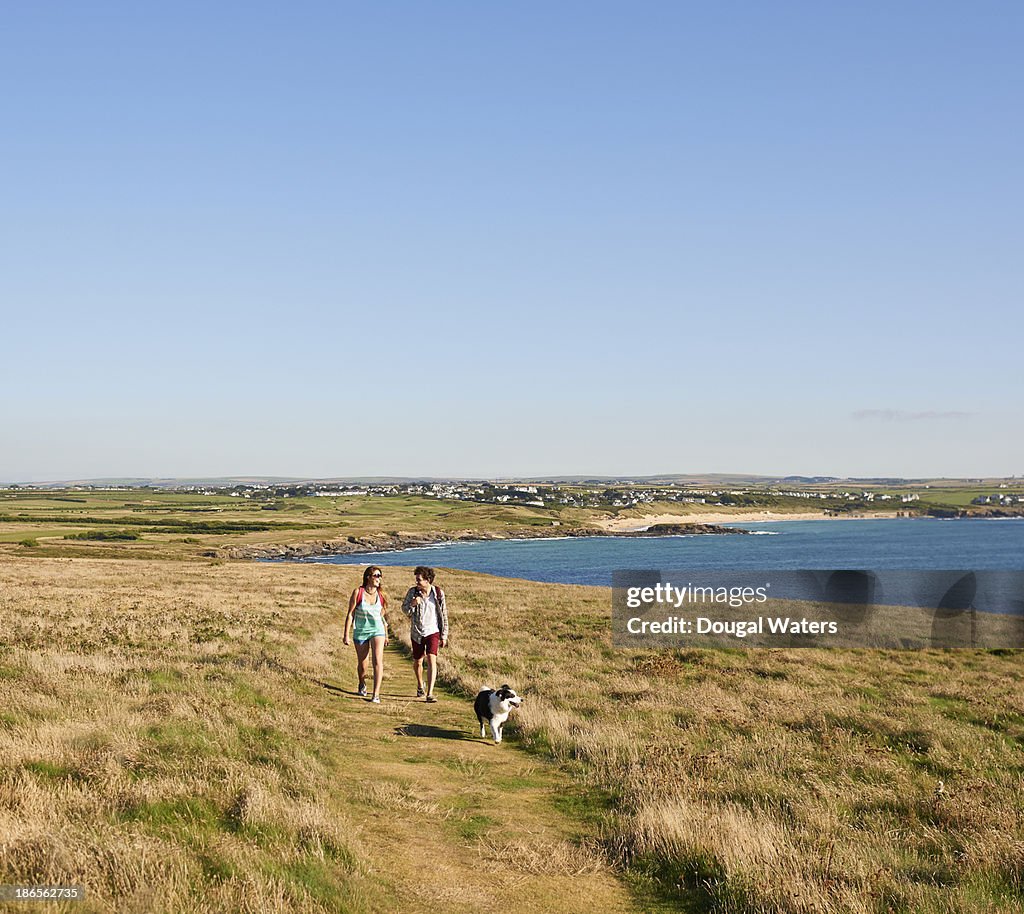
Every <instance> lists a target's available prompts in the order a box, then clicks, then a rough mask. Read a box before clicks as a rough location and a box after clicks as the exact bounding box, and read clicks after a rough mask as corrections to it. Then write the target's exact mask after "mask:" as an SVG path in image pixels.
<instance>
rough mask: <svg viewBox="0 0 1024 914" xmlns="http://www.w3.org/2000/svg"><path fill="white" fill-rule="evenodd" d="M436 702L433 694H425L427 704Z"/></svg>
mask: <svg viewBox="0 0 1024 914" xmlns="http://www.w3.org/2000/svg"><path fill="white" fill-rule="evenodd" d="M436 702H437V699H436V698H434V696H433V695H428V696H427V704H428V705H432V704H435V703H436Z"/></svg>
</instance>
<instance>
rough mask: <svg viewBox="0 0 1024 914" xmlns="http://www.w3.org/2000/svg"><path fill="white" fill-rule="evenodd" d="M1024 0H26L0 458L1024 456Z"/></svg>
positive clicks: (466, 466) (16, 103)
mask: <svg viewBox="0 0 1024 914" xmlns="http://www.w3.org/2000/svg"><path fill="white" fill-rule="evenodd" d="M1022 47H1024V6H1022V5H1021V4H1020V3H1019V2H1003V3H992V2H984V0H982V2H977V3H970V4H964V3H946V2H905V3H895V4H894V3H890V2H884V3H883V2H875V3H859V4H845V5H836V4H823V3H819V2H802V3H785V2H780V3H758V2H743V3H729V2H725V3H713V4H708V3H684V2H665V3H653V2H651V3H642V2H641V3H614V4H613V3H605V2H592V0H588V2H585V3H584V2H554V3H547V2H546V3H539V2H528V3H516V4H487V3H454V2H453V3H422V2H409V3H363V2H359V3H357V2H347V3H346V2H343V3H336V2H323V3H318V2H317V3H315V2H294V3H289V4H280V3H273V4H271V3H261V2H249V3H244V4H243V3H214V4H211V3H190V2H179V3H174V4H160V5H154V4H139V3H128V2H124V3H105V2H102V0H96V2H90V3H86V4H83V3H48V2H45V0H41V2H38V3H32V4H18V5H8V7H7V9H5V11H4V12H3V14H2V18H0V79H2V86H3V91H2V93H0V125H2V126H0V130H2V137H0V138H2V150H3V163H4V168H3V178H2V182H3V193H2V198H0V199H2V216H0V301H2V303H3V304H2V307H3V326H4V330H5V333H4V343H5V345H4V347H3V358H2V360H0V366H2V367H0V391H2V393H0V396H2V398H3V400H2V403H3V415H2V426H0V480H8V481H10V480H21V481H32V480H45V479H61V478H83V477H96V476H123V475H139V476H149V475H157V476H186V475H239V474H275V475H289V476H291V475H295V476H305V475H308V476H323V475H365V474H373V475H379V474H402V475H421V474H423V475H474V476H476V475H515V474H546V473H566V474H568V473H624V474H641V473H654V472H681V473H686V472H708V471H720V472H752V473H757V472H760V473H804V474H837V475H876V474H897V475H907V476H911V475H912V476H918V475H997V474H998V475H1002V474H1012V473H1017V474H1024V369H1022V367H1021V366H1022V363H1024V359H1022V357H1021V342H1022V339H1024V317H1022V314H1024V307H1022V301H1021V298H1022V295H1021V292H1022V289H1024V257H1022V251H1024V230H1022V229H1024V180H1022V178H1024V128H1022V120H1021V112H1022V111H1024V80H1022V76H1024V65H1022V56H1021V48H1022Z"/></svg>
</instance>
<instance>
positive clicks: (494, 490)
mask: <svg viewBox="0 0 1024 914" xmlns="http://www.w3.org/2000/svg"><path fill="white" fill-rule="evenodd" d="M822 482H825V480H823V481H822ZM827 482H828V483H831V485H830V486H829V487H828V488H827V489H826V488H823V487H821V485H820V484H819V486H815V487H814V488H785V487H778V486H749V487H739V488H725V487H711V488H694V487H687V486H681V485H675V484H673V485H658V486H654V485H646V484H644V485H641V484H632V485H630V484H621V483H619V484H612V485H605V484H600V485H579V484H572V485H568V484H553V483H548V484H532V483H531V484H527V483H521V482H518V483H517V482H508V483H503V482H452V481H443V482H387V483H376V484H359V483H351V484H346V483H327V482H301V483H291V482H289V483H264V482H254V483H236V484H233V485H226V486H215V485H206V484H186V485H177V486H167V485H162V486H160V487H159V489H160V491H164V492H167V491H173V492H180V493H188V494H196V495H207V496H221V497H224V496H228V497H231V498H245V499H252V500H256V501H264V502H268V503H273V502H276V501H278V500H280V499H287V498H310V497H319V498H354V497H363V498H394V497H406V496H419V497H427V498H437V499H446V500H453V501H468V502H477V503H480V504H494V505H516V506H524V507H536V508H567V507H568V508H573V507H576V508H597V509H608V508H612V509H624V508H636V507H642V506H644V505H652V504H655V503H672V502H675V503H681V504H693V505H702V506H706V507H709V508H718V507H723V508H744V507H746V508H769V507H771V506H786V507H789V508H790V509H792V508H793V507H795V506H798V505H800V503H801V502H802V503H803V505H804V506H805V509H806V510H808V511H814V510H816V509H820V510H821V511H822V512H823V513H825V514H842V513H848V512H851V511H855V510H860V509H865V510H875V511H877V510H883V509H887V510H900V509H902V508H912V507H915V506H916V505H917V503H919V502H921V501H922V494H923V495H924V496H925V500H926V501H928V502H932V501H934V502H937V503H942V502H943V501H944V499H943V498H942V497H941V495H940V491H939V490H932V486H931V485H929V484H924V485H922V486H920V491H904V490H899V491H894V490H893V487H889V486H886V487H877V488H859V487H858V488H841V487H835V485H834V482H833V481H832V480H827ZM0 488H3V489H6V490H18V491H31V490H33V489H36V488H39V489H40V490H43V489H46V490H48V489H50V488H51V486H38V487H36V486H33V485H10V486H5V487H0ZM140 488H141V489H145V488H147V487H146V486H138V485H115V484H111V485H103V484H99V483H88V484H80V485H68V486H66V487H65V491H131V490H136V491H137V490H139V489H140ZM999 488H1000V489H1009V488H1010V485H1009V484H1008V483H1005V482H1004V483H1000V484H999ZM1019 488H1024V483H1022V486H1021V487H1018V486H1014V489H1015V490H1016V489H1019ZM965 501H966V500H965ZM970 504H971V505H974V506H980V507H1010V508H1018V507H1019V506H1022V505H1024V491H1006V492H999V491H996V492H990V493H988V494H981V495H977V496H976V497H974V498H972V499H971V500H970Z"/></svg>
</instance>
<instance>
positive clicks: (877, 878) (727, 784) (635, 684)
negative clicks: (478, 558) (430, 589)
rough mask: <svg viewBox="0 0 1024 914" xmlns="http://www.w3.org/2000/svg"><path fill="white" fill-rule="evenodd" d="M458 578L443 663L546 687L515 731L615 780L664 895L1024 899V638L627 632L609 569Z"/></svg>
mask: <svg viewBox="0 0 1024 914" xmlns="http://www.w3.org/2000/svg"><path fill="white" fill-rule="evenodd" d="M445 582H446V585H447V587H448V591H449V594H450V602H451V604H452V606H453V613H454V616H455V619H456V620H457V621H456V622H455V623H454V629H453V630H454V632H455V634H454V635H453V638H452V645H451V649H450V650H448V651H446V652H443V654H442V666H441V668H442V671H443V673H444V675H445V676H446V677H448V678H449V679H450V680H451V681H452V682H453V683H454V684H455V685H457V686H461V687H463V688H464V689H465V690H466V691H467V692H472V691H474V690H475V689H476V688H478V687H479V686H481V685H483V684H485V683H490V684H493V685H497V684H499V683H500V682H505V681H507V682H510V683H511V684H512V685H513V686H514V687H515V688H517V689H518V690H519V691H520V692H521V693H524V694H525V695H526V696H527V700H526V702H525V703H524V706H523V709H522V711H521V713H520V714H519V715H518V717H516V716H514V717H513V722H514V723H513V724H511V725H510V732H514V729H518V731H519V733H520V736H521V739H522V740H523V741H524V742H525V743H526V744H528V745H530V746H533V747H534V748H535V749H537V750H538V751H540V752H543V753H545V754H550V755H551V756H552V757H554V758H556V759H558V760H559V761H561V762H563V763H565V764H567V765H569V766H570V767H571V768H572V769H573V770H575V771H577V773H578V774H579V775H580V777H581V778H583V779H585V780H586V781H587V782H589V783H590V784H591V785H592V786H594V787H595V788H598V789H599V791H600V792H601V793H605V794H607V795H608V796H609V797H610V806H611V807H612V808H611V810H610V811H609V813H608V814H607V815H606V816H605V818H604V834H605V842H606V847H607V848H608V849H609V851H610V853H611V854H612V856H613V858H614V859H616V860H617V861H619V862H620V863H622V864H624V865H626V866H628V867H629V868H630V869H631V871H632V872H633V873H637V874H646V875H647V876H648V877H649V878H650V879H651V880H652V883H651V886H650V889H651V891H652V892H655V893H656V894H657V896H658V897H660V898H661V899H664V900H668V901H670V902H672V901H673V900H674V902H675V903H678V904H680V905H684V906H686V907H688V908H689V909H696V910H713V911H764V912H786V914H803V912H889V911H908V912H910V911H914V912H918V911H921V912H966V911H978V912H980V911H1006V912H1010V911H1021V910H1024V901H1022V898H1024V895H1022V893H1024V689H1022V683H1024V654H1022V653H1020V652H982V651H945V652H942V651H929V652H901V653H897V652H881V651H866V650H863V651H852V650H851V651H825V650H814V649H804V650H751V651H743V650H734V651H711V650H676V651H650V652H644V651H629V650H615V649H613V648H612V646H611V643H610V637H609V630H610V626H609V614H610V593H609V591H607V590H605V589H602V588H586V587H563V586H555V587H551V586H543V585H537V584H529V583H526V582H516V581H506V580H501V579H496V578H486V577H482V576H468V575H463V574H460V573H452V574H450V575H447V574H446V575H445ZM513 728H514V729H513Z"/></svg>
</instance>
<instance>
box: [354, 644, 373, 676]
mask: <svg viewBox="0 0 1024 914" xmlns="http://www.w3.org/2000/svg"><path fill="white" fill-rule="evenodd" d="M369 653H370V642H369V641H364V642H363V643H362V644H357V645H356V675H357V676H358V677H359V684H360V685H361V686H365V685H366V657H367V655H368V654H369Z"/></svg>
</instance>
